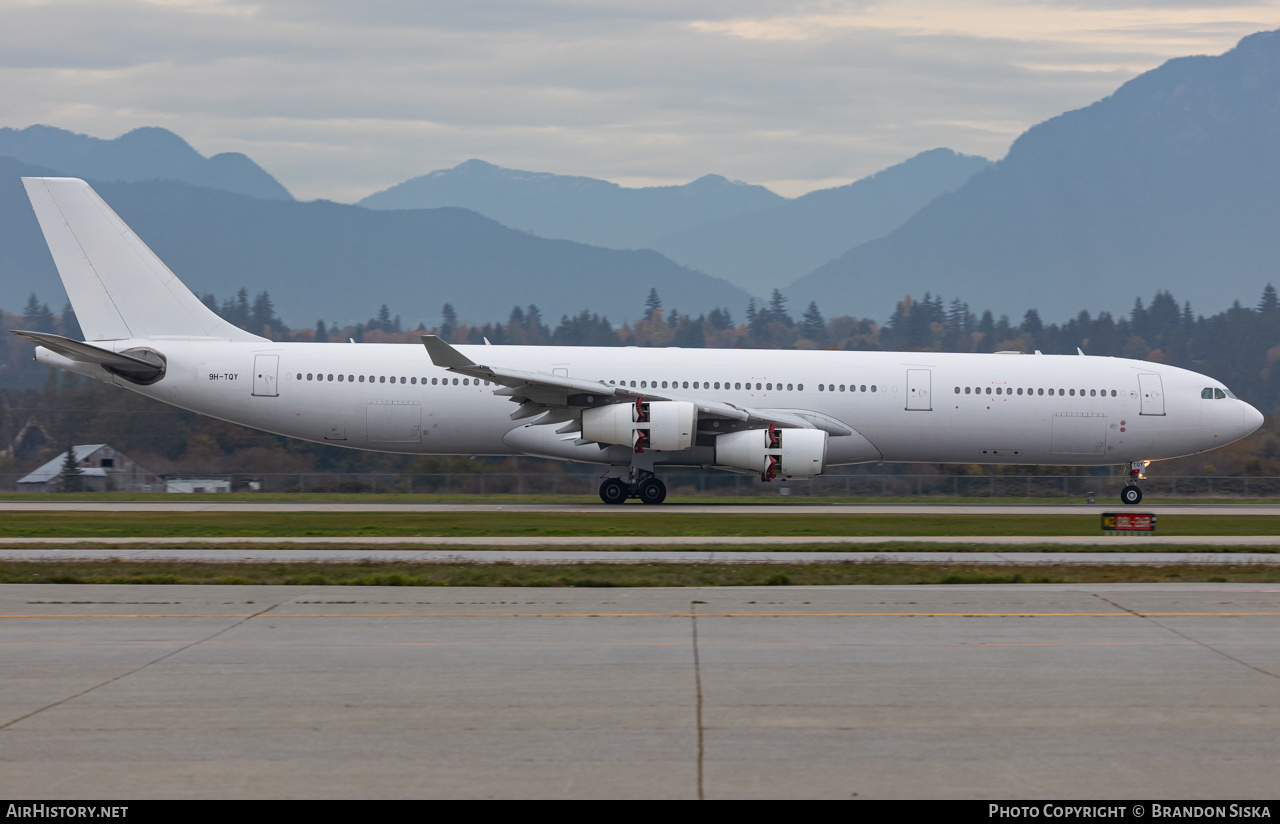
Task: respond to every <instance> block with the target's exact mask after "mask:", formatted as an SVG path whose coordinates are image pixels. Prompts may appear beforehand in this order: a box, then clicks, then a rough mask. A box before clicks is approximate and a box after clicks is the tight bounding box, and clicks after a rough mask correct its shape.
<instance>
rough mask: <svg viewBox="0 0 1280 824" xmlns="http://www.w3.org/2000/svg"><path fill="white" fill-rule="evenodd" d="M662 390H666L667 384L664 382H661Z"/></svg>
mask: <svg viewBox="0 0 1280 824" xmlns="http://www.w3.org/2000/svg"><path fill="white" fill-rule="evenodd" d="M662 388H663V389H666V388H667V382H666V381H663V382H662Z"/></svg>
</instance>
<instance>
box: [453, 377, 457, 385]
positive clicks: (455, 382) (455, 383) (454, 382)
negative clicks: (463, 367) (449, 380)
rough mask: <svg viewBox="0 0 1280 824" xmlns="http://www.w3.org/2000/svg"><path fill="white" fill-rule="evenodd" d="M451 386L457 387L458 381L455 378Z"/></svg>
mask: <svg viewBox="0 0 1280 824" xmlns="http://www.w3.org/2000/svg"><path fill="white" fill-rule="evenodd" d="M453 385H454V386H457V385H458V379H457V378H454V379H453Z"/></svg>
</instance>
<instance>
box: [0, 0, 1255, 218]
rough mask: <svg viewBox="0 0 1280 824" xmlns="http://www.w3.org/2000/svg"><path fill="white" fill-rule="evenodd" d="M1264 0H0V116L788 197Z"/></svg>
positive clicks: (302, 187) (1188, 46)
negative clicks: (758, 189)
mask: <svg viewBox="0 0 1280 824" xmlns="http://www.w3.org/2000/svg"><path fill="white" fill-rule="evenodd" d="M1278 10H1280V3H1276V2H1267V3H1254V4H1239V3H1235V4H1223V3H1208V2H1199V3H1145V4H1144V3H1129V4H1126V3H1112V2H1107V3H1102V2H1094V3H1072V4H1066V3H1052V2H1032V1H1031V0H1026V1H1025V2H965V0H960V2H942V0H895V2H893V3H874V2H763V1H759V0H758V1H757V2H751V1H750V0H747V2H702V3H697V2H695V3H689V2H680V3H676V2H666V1H665V0H663V1H661V2H652V1H651V2H638V0H637V1H635V2H617V3H602V2H597V1H595V0H593V1H592V2H547V1H546V0H543V1H542V2H538V1H537V0H533V1H532V2H514V1H512V2H508V1H507V0H476V1H474V2H461V3H455V2H443V3H437V2H433V3H420V2H392V1H391V0H377V1H375V2H371V3H359V4H353V3H350V2H336V1H335V0H315V2H301V0H298V1H297V2H293V0H290V1H289V2H236V1H234V0H227V1H226V2H216V1H214V0H188V1H187V2H182V1H181V0H179V2H129V1H127V0H87V1H85V0H82V1H81V2H27V3H16V4H15V3H10V4H5V5H4V6H3V7H0V89H3V91H4V95H3V98H0V99H3V100H4V116H3V118H0V121H3V123H0V125H9V126H24V125H29V124H31V123H37V122H39V123H47V124H49V125H54V126H61V127H64V128H72V129H76V130H79V131H84V132H87V133H90V134H94V135H98V136H104V137H109V136H114V135H115V134H119V133H122V132H124V131H128V130H129V129H132V128H135V127H137V126H142V125H157V126H164V127H166V128H170V129H172V130H174V131H176V132H178V133H179V134H181V135H182V136H183V137H185V138H187V139H188V140H189V141H191V143H192V144H193V145H194V146H196V148H197V149H199V150H200V151H202V152H204V153H206V154H212V153H214V152H219V151H243V152H245V153H247V154H249V155H250V156H252V157H253V158H254V159H255V160H258V161H259V162H260V163H262V164H263V165H264V166H265V167H266V168H267V169H268V170H269V171H271V172H272V173H273V174H275V175H276V176H277V177H279V178H280V179H281V181H282V182H283V183H285V185H287V186H289V187H290V189H291V190H293V191H294V192H295V194H297V195H298V196H300V197H304V198H309V197H327V198H330V199H335V200H354V199H357V198H359V197H361V196H363V195H365V194H368V193H369V192H371V191H374V190H376V189H379V188H383V187H385V186H387V185H390V184H393V183H396V182H399V181H401V180H404V179H406V178H408V177H412V176H415V175H419V174H423V173H425V172H427V171H430V170H432V169H437V168H442V167H447V166H452V165H454V164H456V163H458V162H460V161H462V160H465V159H468V158H471V157H481V158H484V159H486V160H490V161H492V162H495V163H499V164H501V165H506V166H513V167H517V168H526V169H534V170H539V171H554V172H561V173H572V174H587V175H592V176H597V177H604V178H608V179H611V180H617V181H619V182H624V183H632V184H639V183H671V182H684V181H687V180H690V179H692V178H695V177H698V176H700V175H702V174H705V173H708V172H718V173H720V174H724V175H726V176H728V177H731V178H737V179H742V180H748V181H751V182H758V183H764V184H766V185H769V184H773V185H774V186H775V187H776V188H778V189H779V190H782V191H783V192H784V193H786V194H798V193H800V192H803V191H805V190H807V189H809V188H816V187H819V186H824V185H831V184H832V183H833V182H838V181H842V180H851V179H855V178H857V177H860V176H862V175H865V174H868V173H871V172H874V171H876V170H878V169H880V168H883V167H884V166H887V165H889V164H891V163H894V162H897V161H900V160H902V159H904V158H905V157H907V156H910V155H911V154H914V153H915V152H917V151H920V150H923V149H928V148H933V147H935V146H950V147H952V148H955V149H957V150H959V151H964V152H969V153H974V154H984V155H987V156H991V157H999V156H1002V155H1003V154H1004V152H1005V151H1006V150H1007V148H1008V146H1009V144H1010V143H1011V142H1012V140H1013V138H1015V137H1016V136H1017V134H1019V133H1020V132H1021V131H1022V130H1024V129H1025V128H1027V127H1028V126H1030V125H1033V124H1034V123H1036V122H1039V121H1041V120H1043V119H1045V118H1047V117H1051V116H1053V115H1055V114H1057V113H1059V112H1061V111H1064V110H1066V109H1070V108H1076V107H1079V106H1082V105H1087V104H1088V103H1090V102H1092V101H1093V100H1096V99H1098V98H1100V97H1103V96H1105V95H1106V94H1109V93H1110V92H1111V91H1113V90H1114V89H1115V87H1117V86H1118V85H1120V84H1121V83H1122V82H1124V81H1125V80H1127V79H1129V78H1131V77H1133V76H1134V75H1136V74H1138V73H1140V72H1141V71H1145V70H1146V69H1149V68H1153V67H1154V66H1156V65H1158V64H1159V63H1161V62H1163V61H1164V60H1165V59H1168V58H1169V57H1173V56H1178V55H1182V54H1191V53H1218V52H1221V51H1224V50H1225V49H1227V48H1229V47H1230V46H1231V45H1233V44H1234V42H1235V41H1236V40H1238V39H1239V38H1240V37H1242V36H1244V35H1245V34H1248V33H1250V32H1252V31H1256V30H1259V29H1264V28H1270V27H1272V26H1274V25H1275V23H1274V21H1275V20H1276V19H1278V18H1280V15H1278V14H1277V11H1278Z"/></svg>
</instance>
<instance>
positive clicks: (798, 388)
mask: <svg viewBox="0 0 1280 824" xmlns="http://www.w3.org/2000/svg"><path fill="white" fill-rule="evenodd" d="M796 391H797V392H803V391H804V384H803V383H797V384H796Z"/></svg>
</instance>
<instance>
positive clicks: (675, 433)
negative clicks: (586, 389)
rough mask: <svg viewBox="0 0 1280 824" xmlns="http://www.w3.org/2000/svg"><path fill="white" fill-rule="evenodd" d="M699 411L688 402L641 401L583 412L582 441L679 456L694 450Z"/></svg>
mask: <svg viewBox="0 0 1280 824" xmlns="http://www.w3.org/2000/svg"><path fill="white" fill-rule="evenodd" d="M697 429H698V409H697V407H696V406H694V405H693V404H692V403H689V402H688V401H643V400H642V401H637V402H636V403H616V404H613V405H611V406H599V407H596V408H594V409H584V410H583V411H582V437H583V438H584V439H586V440H588V441H595V442H596V443H616V444H623V445H625V446H630V447H634V448H635V449H636V450H637V451H641V450H643V449H655V450H657V451H659V452H676V451H679V450H681V449H688V448H689V447H691V446H693V438H694V435H695V433H696V432H697Z"/></svg>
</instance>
